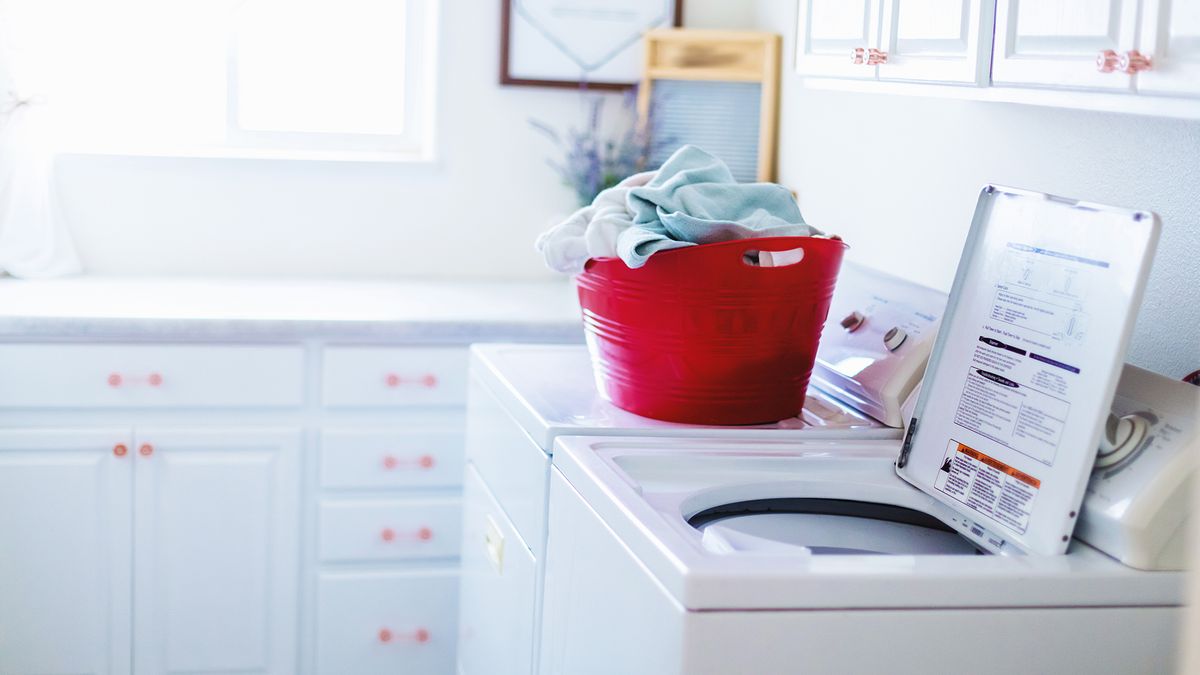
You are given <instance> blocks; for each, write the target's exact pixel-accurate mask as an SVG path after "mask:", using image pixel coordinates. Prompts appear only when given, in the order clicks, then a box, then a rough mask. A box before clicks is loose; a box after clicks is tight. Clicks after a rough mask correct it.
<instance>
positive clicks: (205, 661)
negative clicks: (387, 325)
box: [0, 342, 467, 675]
mask: <svg viewBox="0 0 1200 675" xmlns="http://www.w3.org/2000/svg"><path fill="white" fill-rule="evenodd" d="M466 354H467V352H466V349H465V348H463V347H461V346H457V347H438V346H422V347H396V346H368V345H333V346H331V345H327V344H323V343H317V344H307V345H300V344H270V345H268V344H243V345H238V344H216V343H213V344H143V343H125V344H117V343H83V342H75V343H72V342H46V343H0V675H51V674H56V675H57V674H61V673H81V674H83V673H86V674H89V675H91V674H94V675H109V674H112V675H130V674H133V675H167V674H174V675H183V674H184V673H188V674H198V673H239V674H241V675H252V674H253V675H293V674H302V675H311V673H313V672H314V670H315V669H316V668H317V658H318V657H319V658H320V659H321V664H322V665H321V666H320V670H321V671H322V672H345V673H351V672H363V673H369V672H392V671H393V670H396V669H401V670H403V672H413V673H429V674H431V675H433V674H436V673H443V672H449V670H450V668H451V667H452V663H453V655H454V645H455V641H456V639H457V633H456V629H455V617H456V615H457V578H458V552H459V545H460V542H461V524H462V521H461V517H460V514H461V505H460V501H459V492H460V485H461V481H462V467H463V456H464V448H463V428H462V426H463V410H462V409H463V406H464V403H465V386H466V362H467V357H466ZM30 424H34V425H37V426H38V427H41V428H40V429H29V428H27V426H28V425H30ZM91 427H97V429H93V428H91ZM309 443H310V444H309ZM306 444H309V445H306ZM304 481H308V483H307V484H309V485H310V486H311V489H310V491H309V492H308V493H307V494H304V495H302V494H301V491H302V486H303V485H304V484H305V482H304ZM302 497H303V498H302ZM302 526H305V527H306V528H307V529H306V530H304V531H303V532H302V531H301V527H302ZM396 603H398V604H396ZM343 618H345V619H346V620H347V621H349V623H347V624H345V625H343V624H341V623H340V621H341V620H342V619H343ZM376 624H378V626H379V627H375V628H370V626H375V625H376ZM360 629H361V630H360ZM385 629H386V630H387V631H389V633H386V635H390V636H391V637H389V638H387V639H382V638H380V637H379V635H378V634H377V633H378V632H379V631H381V630H385ZM364 636H365V637H364ZM405 636H407V637H405ZM414 636H424V637H422V638H421V639H412V640H410V639H408V638H413V637H414ZM318 645H319V649H320V652H319V654H318ZM347 664H361V665H362V670H361V671H355V670H353V669H347V668H349V666H348V665H347Z"/></svg>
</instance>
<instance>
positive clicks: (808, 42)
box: [796, 0, 880, 80]
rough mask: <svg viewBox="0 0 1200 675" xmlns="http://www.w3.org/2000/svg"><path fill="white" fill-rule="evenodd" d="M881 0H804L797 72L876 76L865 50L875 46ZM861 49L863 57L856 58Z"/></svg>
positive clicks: (798, 41)
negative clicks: (868, 62) (867, 63)
mask: <svg viewBox="0 0 1200 675" xmlns="http://www.w3.org/2000/svg"><path fill="white" fill-rule="evenodd" d="M879 2H880V0H801V2H800V13H799V17H798V24H797V27H796V72H798V73H800V74H801V75H817V76H824V77H842V78H853V79H866V80H872V79H875V70H876V67H875V66H869V65H866V60H865V52H866V50H867V49H870V48H871V47H876V46H877V44H876V38H877V37H878V30H879ZM855 50H862V51H861V52H860V54H861V55H862V56H863V58H859V59H857V62H855V61H856V59H855V58H854V53H855Z"/></svg>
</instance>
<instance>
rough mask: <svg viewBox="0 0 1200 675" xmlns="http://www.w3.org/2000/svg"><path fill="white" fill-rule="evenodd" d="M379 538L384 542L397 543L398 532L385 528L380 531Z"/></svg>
mask: <svg viewBox="0 0 1200 675" xmlns="http://www.w3.org/2000/svg"><path fill="white" fill-rule="evenodd" d="M379 538H380V539H382V540H384V541H396V531H395V530H393V529H392V528H390V527H385V528H383V529H382V530H380V531H379Z"/></svg>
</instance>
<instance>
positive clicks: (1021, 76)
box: [796, 0, 1200, 119]
mask: <svg viewBox="0 0 1200 675" xmlns="http://www.w3.org/2000/svg"><path fill="white" fill-rule="evenodd" d="M798 2H799V11H798V20H797V33H796V71H797V72H798V73H800V74H801V75H805V76H807V77H808V78H809V79H808V82H807V84H806V86H808V87H811V88H816V89H834V90H843V91H865V92H875V93H894V94H914V95H927V96H936V97H942V98H960V99H969V100H981V101H1003V102H1010V103H1029V104H1035V105H1049V106H1057V107H1072V108H1085V109H1095V110H1109V111H1115V112H1127V113H1136V114H1148V115H1159V116H1169V117H1184V118H1191V119H1200V0H863V1H859V0H853V1H847V2H837V1H836V0H798ZM945 84H960V85H976V86H963V87H958V88H952V87H945V86H938V85H945Z"/></svg>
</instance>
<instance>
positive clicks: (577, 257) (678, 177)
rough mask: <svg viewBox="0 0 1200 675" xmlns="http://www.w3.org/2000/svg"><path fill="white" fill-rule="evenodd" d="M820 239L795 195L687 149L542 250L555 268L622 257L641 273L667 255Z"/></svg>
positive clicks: (561, 227)
mask: <svg viewBox="0 0 1200 675" xmlns="http://www.w3.org/2000/svg"><path fill="white" fill-rule="evenodd" d="M819 235H821V232H820V231H819V230H817V229H816V228H815V227H812V226H811V225H809V224H808V223H805V222H804V218H803V217H802V216H801V215H800V208H799V207H798V206H797V205H796V198H795V197H794V196H792V193H791V192H790V191H789V190H788V189H787V188H785V187H783V186H782V185H776V184H774V183H738V182H737V181H736V180H734V178H733V174H732V173H731V172H730V171H729V167H727V166H726V165H725V163H724V162H722V161H721V160H720V159H717V158H716V157H714V156H712V155H710V154H708V153H707V152H705V151H703V150H701V149H700V148H697V147H696V146H693V145H685V146H683V147H681V148H679V149H678V150H676V151H675V154H673V155H671V157H670V159H668V160H667V161H666V162H664V163H663V165H662V167H661V168H659V169H658V170H657V171H646V172H643V173H639V174H635V175H633V176H630V177H629V178H626V179H625V180H623V181H621V182H620V183H619V184H617V185H616V186H614V187H611V188H609V189H607V190H605V191H604V192H601V193H600V194H599V195H597V196H596V199H595V200H594V201H593V202H592V204H591V206H585V207H584V208H582V209H579V210H578V211H576V212H575V213H574V214H572V215H571V217H570V218H567V219H566V220H565V221H563V222H562V223H560V224H558V225H556V226H554V227H553V228H551V229H550V230H549V231H547V232H545V233H543V234H542V235H541V236H540V237H538V240H537V249H538V251H540V252H541V253H542V255H543V256H544V257H545V259H546V264H547V265H548V266H549V267H550V268H551V269H553V270H556V271H558V272H566V273H570V274H577V273H579V272H582V271H583V267H584V265H585V264H586V263H587V261H588V260H591V259H593V258H614V257H618V258H620V259H621V260H624V261H625V264H626V265H628V266H629V267H631V268H638V267H641V266H642V265H645V264H646V260H647V259H649V258H650V256H651V255H654V254H655V253H657V252H659V251H665V250H668V249H674V248H682V247H684V246H695V245H697V244H712V243H717V242H722V241H731V240H734V239H751V238H755V237H803V236H819ZM761 264H763V265H768V264H770V263H769V262H768V261H766V260H764V261H763V262H762V263H761Z"/></svg>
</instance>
